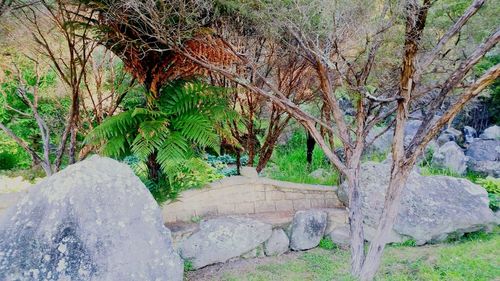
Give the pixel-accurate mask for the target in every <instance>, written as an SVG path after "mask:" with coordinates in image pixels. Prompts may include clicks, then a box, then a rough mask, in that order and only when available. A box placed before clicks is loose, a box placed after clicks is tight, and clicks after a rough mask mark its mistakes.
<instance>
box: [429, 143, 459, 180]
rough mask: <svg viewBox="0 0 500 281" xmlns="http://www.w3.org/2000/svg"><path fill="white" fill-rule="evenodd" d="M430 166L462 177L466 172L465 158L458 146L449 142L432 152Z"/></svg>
mask: <svg viewBox="0 0 500 281" xmlns="http://www.w3.org/2000/svg"><path fill="white" fill-rule="evenodd" d="M432 165H433V166H435V167H438V168H441V169H446V170H449V171H451V172H454V173H456V174H459V175H463V174H464V173H465V171H466V170H467V157H466V156H465V153H464V152H463V150H462V148H460V146H458V145H457V144H456V143H455V142H454V141H449V142H447V143H445V144H443V145H442V146H441V147H439V148H438V149H437V150H436V151H434V154H433V155H432Z"/></svg>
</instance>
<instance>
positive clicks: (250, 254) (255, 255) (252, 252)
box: [241, 244, 265, 259]
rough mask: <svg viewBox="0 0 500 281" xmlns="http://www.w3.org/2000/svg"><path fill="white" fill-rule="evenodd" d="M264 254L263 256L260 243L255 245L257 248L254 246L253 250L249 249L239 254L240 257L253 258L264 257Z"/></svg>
mask: <svg viewBox="0 0 500 281" xmlns="http://www.w3.org/2000/svg"><path fill="white" fill-rule="evenodd" d="M264 256H265V254H264V247H263V245H262V244H260V245H259V246H257V248H254V249H253V250H250V251H249V252H247V253H244V254H243V255H241V257H242V258H244V259H254V258H260V257H264Z"/></svg>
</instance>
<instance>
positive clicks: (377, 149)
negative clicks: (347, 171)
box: [366, 127, 394, 154]
mask: <svg viewBox="0 0 500 281" xmlns="http://www.w3.org/2000/svg"><path fill="white" fill-rule="evenodd" d="M382 130H383V128H380V127H375V128H373V129H372V130H371V131H370V132H369V133H368V136H367V137H366V140H367V142H368V143H370V142H372V144H371V146H369V147H368V148H367V153H368V154H370V153H388V152H389V151H390V150H391V145H392V137H393V134H394V131H393V130H392V129H390V130H387V131H386V132H385V133H383V134H382V135H381V136H379V137H377V138H376V139H375V137H376V136H378V135H379V134H381V133H382ZM374 139H375V140H374Z"/></svg>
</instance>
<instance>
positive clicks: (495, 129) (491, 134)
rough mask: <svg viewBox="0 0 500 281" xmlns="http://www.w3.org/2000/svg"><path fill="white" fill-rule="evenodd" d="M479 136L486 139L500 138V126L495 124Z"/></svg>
mask: <svg viewBox="0 0 500 281" xmlns="http://www.w3.org/2000/svg"><path fill="white" fill-rule="evenodd" d="M479 137H480V138H482V139H485V140H500V126H497V125H494V126H491V127H489V128H487V129H486V130H484V132H483V133H482V134H481V135H480V136H479Z"/></svg>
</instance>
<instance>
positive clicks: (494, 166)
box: [467, 160, 500, 178]
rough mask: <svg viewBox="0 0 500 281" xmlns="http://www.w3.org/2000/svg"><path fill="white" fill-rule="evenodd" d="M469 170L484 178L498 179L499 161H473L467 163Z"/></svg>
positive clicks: (499, 173) (499, 172)
mask: <svg viewBox="0 0 500 281" xmlns="http://www.w3.org/2000/svg"><path fill="white" fill-rule="evenodd" d="M467 166H468V168H469V170H471V171H473V172H476V173H478V174H481V175H484V176H491V177H495V178H500V161H475V160H469V161H468V162H467Z"/></svg>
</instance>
